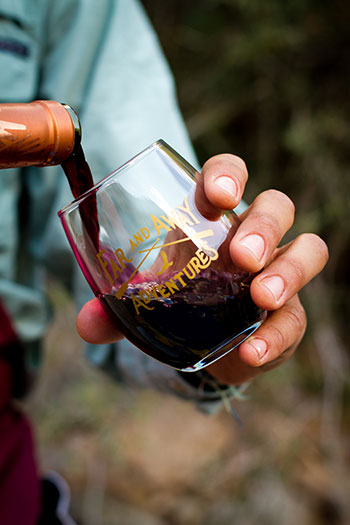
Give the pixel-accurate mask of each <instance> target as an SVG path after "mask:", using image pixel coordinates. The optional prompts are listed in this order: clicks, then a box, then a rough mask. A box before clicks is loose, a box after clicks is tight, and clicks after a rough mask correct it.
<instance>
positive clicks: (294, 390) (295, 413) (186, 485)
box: [25, 290, 350, 525]
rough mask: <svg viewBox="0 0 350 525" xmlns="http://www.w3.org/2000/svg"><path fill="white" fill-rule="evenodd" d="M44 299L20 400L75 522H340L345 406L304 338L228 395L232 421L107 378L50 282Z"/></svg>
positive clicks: (343, 515)
mask: <svg viewBox="0 0 350 525" xmlns="http://www.w3.org/2000/svg"><path fill="white" fill-rule="evenodd" d="M54 302H55V310H56V315H55V320H54V322H53V324H52V327H51V329H50V331H49V333H48V336H47V339H46V348H45V354H44V356H43V363H42V368H41V371H40V374H39V376H38V380H37V384H36V386H35V388H34V391H33V393H32V394H31V396H30V398H29V400H28V401H27V402H26V405H25V409H26V411H27V413H28V414H29V415H30V417H31V420H32V421H33V425H34V428H35V435H36V442H37V455H38V460H39V464H40V467H41V470H42V472H47V471H50V470H54V471H57V472H59V473H60V474H61V475H62V476H63V477H64V478H65V479H66V481H67V482H68V484H69V486H70V488H71V492H72V495H71V496H72V503H71V510H72V515H73V516H74V518H75V519H76V521H77V523H78V524H79V525H117V524H118V525H119V524H121V525H177V524H179V525H233V524H234V525H289V524H290V525H292V524H293V525H294V524H295V523H298V525H323V524H324V525H333V524H334V525H338V524H339V525H345V524H346V523H350V514H349V508H348V507H347V506H348V504H349V499H350V498H349V494H350V491H349V488H350V487H349V449H348V444H349V443H347V445H346V439H347V437H348V436H347V435H346V430H345V427H346V414H345V413H344V409H343V406H344V405H343V401H342V399H340V398H339V396H340V397H341V393H340V394H339V392H338V393H337V392H335V394H334V388H333V390H332V389H329V388H328V390H327V388H326V387H327V385H326V382H325V379H324V377H323V375H322V367H321V365H320V363H319V360H318V357H317V355H316V354H315V351H314V349H313V348H312V347H308V346H305V344H304V346H303V347H302V348H301V350H300V353H299V355H298V357H295V358H294V359H292V360H291V362H290V363H288V364H287V365H285V366H283V367H281V368H280V369H278V370H275V371H273V372H269V373H268V374H266V375H264V376H262V377H261V378H259V379H257V380H256V381H255V382H254V383H252V385H251V386H250V387H249V389H248V392H247V399H246V400H244V401H234V403H233V406H234V409H235V411H236V412H237V413H238V415H239V417H240V419H241V420H242V424H241V425H240V424H238V423H237V422H236V421H235V419H234V418H233V417H232V415H230V414H229V413H227V412H225V411H222V412H220V413H218V414H216V415H215V416H207V415H204V414H202V413H200V412H199V411H198V410H197V409H196V408H195V407H194V406H192V405H191V404H188V403H185V402H183V401H180V400H177V399H174V398H172V397H170V396H164V395H160V394H158V393H156V392H152V391H133V390H130V389H128V388H126V387H125V386H122V385H118V384H116V383H114V382H112V380H110V379H109V378H107V377H106V376H105V375H104V374H103V373H101V372H99V371H98V370H95V369H94V368H92V366H91V365H89V363H88V362H87V361H86V360H85V358H84V355H83V348H82V343H81V341H80V340H79V338H78V336H77V335H76V332H75V326H74V325H75V313H74V307H73V305H72V304H71V303H70V302H69V301H68V299H67V298H66V296H65V295H64V293H63V292H61V291H60V290H55V291H54ZM332 392H333V394H332Z"/></svg>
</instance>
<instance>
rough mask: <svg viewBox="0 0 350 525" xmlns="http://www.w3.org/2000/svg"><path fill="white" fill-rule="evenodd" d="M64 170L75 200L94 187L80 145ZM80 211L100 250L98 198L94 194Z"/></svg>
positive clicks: (81, 204) (92, 238)
mask: <svg viewBox="0 0 350 525" xmlns="http://www.w3.org/2000/svg"><path fill="white" fill-rule="evenodd" d="M62 168H63V171H64V173H65V175H66V177H67V179H68V182H69V186H70V189H71V191H72V194H73V197H74V198H75V199H78V198H79V197H80V196H81V195H82V194H83V193H85V192H86V191H88V190H90V189H91V188H92V187H93V186H94V181H93V178H92V174H91V170H90V167H89V165H88V163H87V162H86V159H85V155H84V152H83V148H82V147H81V145H80V144H79V145H78V146H77V147H76V148H75V149H74V151H73V153H72V155H71V156H70V157H68V159H67V160H66V161H65V162H64V163H63V164H62ZM79 211H80V215H81V220H82V222H83V225H84V226H85V229H86V232H87V234H88V235H89V236H90V238H91V240H92V242H93V245H94V246H95V248H96V249H98V246H99V224H98V215H97V206H96V197H95V195H94V194H93V195H91V196H90V197H89V198H88V199H86V200H85V201H83V202H81V203H80V204H79Z"/></svg>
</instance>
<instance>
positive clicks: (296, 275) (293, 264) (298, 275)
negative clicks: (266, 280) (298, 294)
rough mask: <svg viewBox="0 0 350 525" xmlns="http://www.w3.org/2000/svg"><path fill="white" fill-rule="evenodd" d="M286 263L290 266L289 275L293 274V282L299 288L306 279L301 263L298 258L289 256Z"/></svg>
mask: <svg viewBox="0 0 350 525" xmlns="http://www.w3.org/2000/svg"><path fill="white" fill-rule="evenodd" d="M287 264H288V266H289V267H290V269H291V271H290V275H292V276H293V282H294V284H295V286H297V287H298V288H300V287H301V286H302V285H303V284H304V283H305V281H306V271H305V268H304V265H303V263H302V262H301V261H300V260H298V259H293V258H292V257H289V258H288V260H287Z"/></svg>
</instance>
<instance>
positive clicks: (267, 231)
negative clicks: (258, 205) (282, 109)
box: [251, 210, 283, 242]
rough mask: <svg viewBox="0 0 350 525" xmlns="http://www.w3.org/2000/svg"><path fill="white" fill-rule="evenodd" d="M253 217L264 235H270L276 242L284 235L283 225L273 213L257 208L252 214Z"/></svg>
mask: <svg viewBox="0 0 350 525" xmlns="http://www.w3.org/2000/svg"><path fill="white" fill-rule="evenodd" d="M251 217H252V218H253V219H254V221H255V222H256V225H257V227H258V229H259V231H260V232H262V233H263V234H264V237H268V238H270V239H273V240H275V242H278V241H279V240H280V239H281V237H282V236H283V230H282V227H281V225H280V223H279V221H278V220H277V218H276V217H275V216H274V215H273V214H272V213H268V212H265V211H264V212H263V211H258V210H255V211H254V212H253V213H252V214H251Z"/></svg>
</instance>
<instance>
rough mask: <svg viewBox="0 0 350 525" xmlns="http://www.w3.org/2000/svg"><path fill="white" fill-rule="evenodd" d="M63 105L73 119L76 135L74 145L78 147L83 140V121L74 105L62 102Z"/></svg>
mask: <svg viewBox="0 0 350 525" xmlns="http://www.w3.org/2000/svg"><path fill="white" fill-rule="evenodd" d="M62 106H63V107H64V109H65V110H66V111H67V112H68V114H69V116H70V118H71V120H72V123H73V127H74V135H75V143H74V147H76V146H77V145H79V144H80V142H81V123H80V119H79V117H78V115H77V113H76V112H75V110H74V109H73V108H72V106H69V105H68V104H64V103H62Z"/></svg>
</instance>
